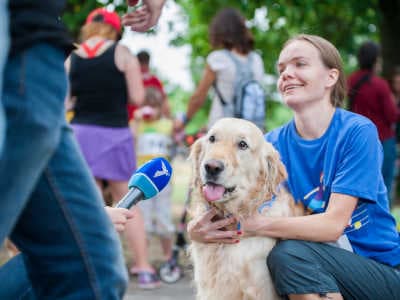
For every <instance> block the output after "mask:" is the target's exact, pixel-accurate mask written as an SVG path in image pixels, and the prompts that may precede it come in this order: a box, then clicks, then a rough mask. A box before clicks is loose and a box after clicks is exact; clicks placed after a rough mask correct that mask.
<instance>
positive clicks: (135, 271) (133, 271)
mask: <svg viewBox="0 0 400 300" xmlns="http://www.w3.org/2000/svg"><path fill="white" fill-rule="evenodd" d="M141 272H150V273H156V270H155V269H154V268H153V267H152V268H151V270H143V269H141V268H138V267H132V268H130V269H129V273H130V274H131V275H133V276H138V275H139V273H141Z"/></svg>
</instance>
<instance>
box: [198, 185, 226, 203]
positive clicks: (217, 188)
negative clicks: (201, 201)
mask: <svg viewBox="0 0 400 300" xmlns="http://www.w3.org/2000/svg"><path fill="white" fill-rule="evenodd" d="M224 192H225V188H224V187H223V186H222V185H216V184H209V183H207V184H206V185H205V186H204V187H203V194H204V197H205V198H206V199H207V201H210V202H211V201H216V200H218V199H221V198H222V196H223V195H224Z"/></svg>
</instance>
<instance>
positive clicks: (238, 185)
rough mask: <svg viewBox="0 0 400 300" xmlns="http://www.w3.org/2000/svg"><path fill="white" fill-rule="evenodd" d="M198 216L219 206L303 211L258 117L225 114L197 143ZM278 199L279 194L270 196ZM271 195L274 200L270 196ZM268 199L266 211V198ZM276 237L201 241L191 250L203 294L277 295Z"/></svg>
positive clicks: (202, 298) (243, 299) (248, 298)
mask: <svg viewBox="0 0 400 300" xmlns="http://www.w3.org/2000/svg"><path fill="white" fill-rule="evenodd" d="M190 159H191V162H192V169H193V170H192V181H191V184H192V207H191V211H190V213H191V215H192V217H193V218H196V217H199V216H200V215H201V214H203V213H204V212H205V211H206V210H207V209H208V208H209V207H210V206H214V207H215V208H216V209H217V211H218V212H220V215H221V217H224V216H226V215H233V216H235V218H236V219H237V220H243V219H245V218H248V217H251V216H252V215H254V214H256V213H262V214H264V215H265V216H291V215H299V214H302V208H300V207H296V206H295V204H294V201H293V199H292V197H291V195H290V194H289V193H288V192H287V191H286V190H285V189H284V188H283V187H282V186H280V183H282V182H283V181H284V180H285V179H286V177H287V174H286V170H285V167H284V165H283V163H282V162H281V160H280V157H279V154H278V152H277V151H276V150H275V148H274V147H273V146H272V145H271V144H270V143H268V142H266V141H265V139H264V136H263V134H262V132H261V130H260V129H258V128H257V126H255V125H254V124H253V123H251V122H248V121H245V120H242V119H235V118H224V119H221V120H219V121H218V122H217V123H215V125H214V126H213V127H212V128H210V130H209V131H208V133H207V135H206V136H204V137H202V138H201V139H199V140H197V141H196V143H195V144H193V146H192V148H191V154H190ZM270 199H273V200H270ZM268 200H270V202H266V201H268ZM264 203H268V205H264V206H266V207H265V208H264V209H263V210H262V211H261V212H259V208H260V207H261V206H262V204H264ZM275 243H276V240H275V239H273V238H267V237H244V238H242V239H241V240H240V243H237V244H217V243H207V244H206V243H198V242H195V241H192V243H191V245H190V248H189V251H190V255H191V258H192V261H193V265H194V282H195V285H196V289H197V299H198V300H256V299H257V300H272V299H279V297H278V296H277V295H276V293H275V290H274V287H273V284H272V281H271V278H270V275H269V272H268V268H267V266H266V257H267V255H268V253H269V251H270V250H271V249H272V248H273V247H274V245H275Z"/></svg>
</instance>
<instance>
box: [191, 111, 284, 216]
mask: <svg viewBox="0 0 400 300" xmlns="http://www.w3.org/2000/svg"><path fill="white" fill-rule="evenodd" d="M190 159H191V161H192V166H193V168H192V186H193V191H194V192H197V193H199V194H200V195H201V196H200V197H199V198H200V199H202V200H203V201H207V202H209V203H213V205H215V206H217V207H220V208H226V209H227V210H228V211H231V212H237V211H238V210H241V211H243V213H250V211H254V209H257V207H258V206H259V205H260V204H261V203H263V202H264V201H265V200H268V199H269V198H270V197H271V196H272V194H273V193H274V192H275V190H276V188H277V186H278V184H279V183H280V182H281V181H282V180H283V179H284V178H286V171H285V168H284V166H283V164H282V162H281V161H280V157H279V154H278V152H277V151H276V150H275V149H274V147H273V146H272V145H271V144H270V143H268V142H266V141H265V139H264V136H263V134H262V132H261V130H260V129H259V128H258V127H257V126H255V125H254V124H253V123H251V122H248V121H245V120H242V119H235V118H224V119H221V120H219V121H218V122H216V123H215V125H214V126H213V127H212V128H210V130H209V131H208V133H207V135H206V136H204V137H202V138H201V139H199V140H197V141H196V142H195V144H193V146H192V148H191V154H190Z"/></svg>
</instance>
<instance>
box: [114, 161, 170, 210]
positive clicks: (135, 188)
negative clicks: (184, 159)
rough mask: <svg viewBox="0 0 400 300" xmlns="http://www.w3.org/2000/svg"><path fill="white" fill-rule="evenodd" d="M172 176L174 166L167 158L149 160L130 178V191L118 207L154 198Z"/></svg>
mask: <svg viewBox="0 0 400 300" xmlns="http://www.w3.org/2000/svg"><path fill="white" fill-rule="evenodd" d="M171 176H172V167H171V165H170V164H169V162H168V161H167V160H166V159H165V158H162V157H157V158H154V159H152V160H150V161H148V162H147V163H145V164H144V165H142V166H141V167H140V168H139V169H137V170H136V172H135V173H134V174H133V175H132V177H131V179H129V183H128V187H129V192H128V193H127V194H126V195H125V196H124V197H123V198H122V199H121V200H120V201H119V202H118V203H117V206H116V207H122V208H127V209H129V208H131V207H132V206H133V205H135V204H136V203H138V202H139V201H141V200H146V199H149V198H153V197H154V196H155V195H157V194H158V193H159V192H160V191H161V190H162V189H163V188H164V187H165V186H166V185H167V184H168V182H169V181H170V179H171Z"/></svg>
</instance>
